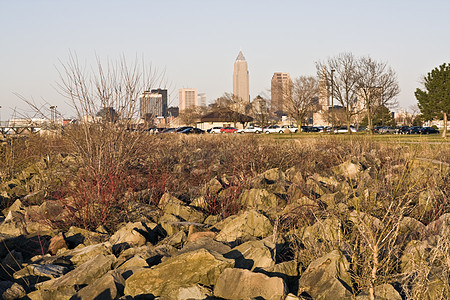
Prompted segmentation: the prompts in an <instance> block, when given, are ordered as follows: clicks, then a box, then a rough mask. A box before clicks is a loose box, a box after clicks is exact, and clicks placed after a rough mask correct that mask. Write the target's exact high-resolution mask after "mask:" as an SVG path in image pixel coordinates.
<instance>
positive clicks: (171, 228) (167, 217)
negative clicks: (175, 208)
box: [159, 214, 188, 236]
mask: <svg viewBox="0 0 450 300" xmlns="http://www.w3.org/2000/svg"><path fill="white" fill-rule="evenodd" d="M159 224H160V226H161V229H162V232H163V233H164V235H168V236H171V235H173V234H175V233H177V232H179V231H184V230H186V229H187V227H188V226H187V225H183V223H182V221H181V220H180V219H179V218H177V217H176V216H174V215H172V214H164V215H163V216H162V217H161V218H159Z"/></svg>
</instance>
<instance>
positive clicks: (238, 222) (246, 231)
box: [216, 210, 273, 242]
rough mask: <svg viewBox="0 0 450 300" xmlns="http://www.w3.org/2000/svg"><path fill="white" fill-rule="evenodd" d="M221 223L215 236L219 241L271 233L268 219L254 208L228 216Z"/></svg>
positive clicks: (257, 236) (245, 238)
mask: <svg viewBox="0 0 450 300" xmlns="http://www.w3.org/2000/svg"><path fill="white" fill-rule="evenodd" d="M221 223H222V224H219V226H221V227H222V230H221V231H220V232H219V234H218V235H217V236H216V240H218V241H221V242H235V241H236V240H241V241H245V240H250V239H254V238H264V237H267V236H269V235H271V234H272V233H273V227H272V224H271V223H270V220H269V219H268V218H267V217H266V216H264V215H263V214H261V213H259V212H257V211H255V210H248V211H245V212H243V213H241V214H239V215H234V216H230V217H228V218H226V219H225V220H223V221H222V222H221Z"/></svg>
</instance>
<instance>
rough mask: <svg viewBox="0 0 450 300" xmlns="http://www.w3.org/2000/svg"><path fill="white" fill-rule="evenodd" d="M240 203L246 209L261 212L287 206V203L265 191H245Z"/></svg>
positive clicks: (240, 197)
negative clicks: (254, 209)
mask: <svg viewBox="0 0 450 300" xmlns="http://www.w3.org/2000/svg"><path fill="white" fill-rule="evenodd" d="M239 203H240V204H241V205H243V206H244V207H249V208H256V209H260V210H266V209H269V208H277V207H284V206H285V205H286V201H284V200H283V199H281V198H280V197H278V196H276V195H275V194H273V193H269V192H268V191H267V190H265V189H251V190H244V191H243V192H242V193H241V195H240V196H239Z"/></svg>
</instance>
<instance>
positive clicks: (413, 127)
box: [407, 126, 422, 134]
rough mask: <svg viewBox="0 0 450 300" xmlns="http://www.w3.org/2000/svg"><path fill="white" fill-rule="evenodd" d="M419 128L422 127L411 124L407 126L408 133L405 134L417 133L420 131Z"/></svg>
mask: <svg viewBox="0 0 450 300" xmlns="http://www.w3.org/2000/svg"><path fill="white" fill-rule="evenodd" d="M420 128H422V127H419V126H411V127H409V129H408V133H407V134H419V133H420V132H419V130H420Z"/></svg>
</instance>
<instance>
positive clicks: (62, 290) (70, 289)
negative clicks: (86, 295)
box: [36, 254, 116, 299]
mask: <svg viewBox="0 0 450 300" xmlns="http://www.w3.org/2000/svg"><path fill="white" fill-rule="evenodd" d="M115 261H116V258H115V256H114V255H101V254H100V255H97V256H96V257H94V258H92V259H91V260H88V261H87V262H85V263H84V264H82V265H80V266H79V267H78V268H76V269H74V270H73V271H70V272H68V273H67V274H65V275H64V276H61V277H59V278H56V279H52V280H49V281H45V282H42V283H38V284H36V288H37V289H38V290H39V292H40V294H41V296H42V297H43V298H44V299H56V298H60V297H62V298H64V297H69V298H70V297H71V296H72V295H73V294H75V293H76V292H77V289H79V288H80V287H83V286H86V285H89V284H90V283H92V282H93V281H94V280H95V279H97V278H100V277H102V276H103V275H104V274H106V273H107V272H108V271H110V270H111V268H112V266H113V264H114V263H115Z"/></svg>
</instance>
